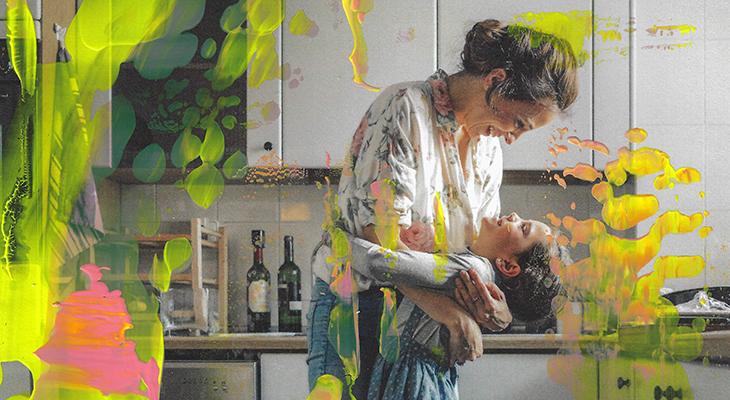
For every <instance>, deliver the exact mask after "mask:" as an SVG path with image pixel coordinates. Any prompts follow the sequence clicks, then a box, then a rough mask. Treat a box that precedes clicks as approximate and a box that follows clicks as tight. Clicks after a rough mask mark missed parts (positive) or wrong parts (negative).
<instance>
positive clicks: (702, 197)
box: [700, 191, 705, 199]
mask: <svg viewBox="0 0 730 400" xmlns="http://www.w3.org/2000/svg"><path fill="white" fill-rule="evenodd" d="M700 198H701V199H704V198H705V192H703V191H700Z"/></svg>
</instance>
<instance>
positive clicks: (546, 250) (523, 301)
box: [499, 233, 572, 321]
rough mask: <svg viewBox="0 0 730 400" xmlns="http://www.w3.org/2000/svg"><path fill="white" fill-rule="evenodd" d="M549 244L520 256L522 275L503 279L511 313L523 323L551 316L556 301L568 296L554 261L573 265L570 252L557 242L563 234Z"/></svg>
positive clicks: (531, 249) (534, 248) (557, 234)
mask: <svg viewBox="0 0 730 400" xmlns="http://www.w3.org/2000/svg"><path fill="white" fill-rule="evenodd" d="M551 236H552V238H553V239H549V240H548V242H547V243H537V244H536V245H534V246H532V247H531V248H530V249H528V250H527V251H525V252H524V253H522V254H520V255H518V256H517V263H518V264H519V265H520V270H521V271H520V274H519V275H517V276H516V277H514V278H508V279H504V280H502V282H501V284H500V285H499V286H500V289H502V291H503V292H504V295H505V297H506V299H507V305H508V306H509V309H510V312H512V314H513V315H514V316H515V317H516V318H518V319H520V320H522V321H534V320H538V319H542V318H545V317H547V316H549V315H550V314H551V313H552V312H553V311H557V310H554V309H555V308H556V307H558V305H554V304H553V300H554V299H555V298H556V296H558V295H563V296H564V295H565V289H563V286H562V285H561V284H560V278H559V277H558V276H557V275H555V273H553V271H552V270H551V268H550V262H551V260H553V259H557V260H558V261H560V262H561V263H562V264H563V265H569V264H572V260H571V259H570V256H569V255H568V249H567V248H566V247H565V246H561V245H559V244H558V243H557V240H556V238H557V237H558V236H559V233H553V234H551Z"/></svg>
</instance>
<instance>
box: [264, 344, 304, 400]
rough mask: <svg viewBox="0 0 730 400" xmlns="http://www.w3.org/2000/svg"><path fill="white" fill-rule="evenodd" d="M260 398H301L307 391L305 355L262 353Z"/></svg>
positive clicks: (280, 399)
mask: <svg viewBox="0 0 730 400" xmlns="http://www.w3.org/2000/svg"><path fill="white" fill-rule="evenodd" d="M260 363H261V399H262V400H269V399H272V400H290V399H291V400H302V399H304V398H306V397H307V393H309V385H308V383H307V355H306V354H297V353H262V354H261V357H260Z"/></svg>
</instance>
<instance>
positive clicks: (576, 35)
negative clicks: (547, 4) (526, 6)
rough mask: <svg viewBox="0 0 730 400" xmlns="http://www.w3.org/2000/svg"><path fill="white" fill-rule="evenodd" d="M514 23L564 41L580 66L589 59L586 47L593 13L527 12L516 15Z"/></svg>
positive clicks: (591, 27)
mask: <svg viewBox="0 0 730 400" xmlns="http://www.w3.org/2000/svg"><path fill="white" fill-rule="evenodd" d="M514 21H515V23H516V24H517V25H523V26H528V27H530V28H532V29H535V30H537V31H539V32H543V33H548V34H551V35H554V36H556V37H558V38H561V39H564V40H566V41H567V42H568V43H569V44H570V47H571V48H572V49H573V53H574V54H575V55H576V58H577V59H578V62H579V63H580V64H581V65H582V64H583V63H584V62H585V61H586V60H588V58H589V57H590V53H589V52H588V51H587V50H586V46H590V40H589V39H590V37H591V34H592V33H593V13H591V11H589V10H576V11H568V12H539V13H533V12H528V13H524V14H518V15H516V16H515V17H514Z"/></svg>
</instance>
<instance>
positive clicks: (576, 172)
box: [563, 163, 603, 182]
mask: <svg viewBox="0 0 730 400" xmlns="http://www.w3.org/2000/svg"><path fill="white" fill-rule="evenodd" d="M568 175H572V176H574V177H576V178H578V179H580V180H582V181H586V182H593V181H595V180H596V179H601V178H602V177H603V174H602V173H600V172H599V171H597V170H596V169H595V168H593V167H592V166H591V165H588V164H585V163H578V164H576V165H575V167H572V168H565V169H563V176H568Z"/></svg>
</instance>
